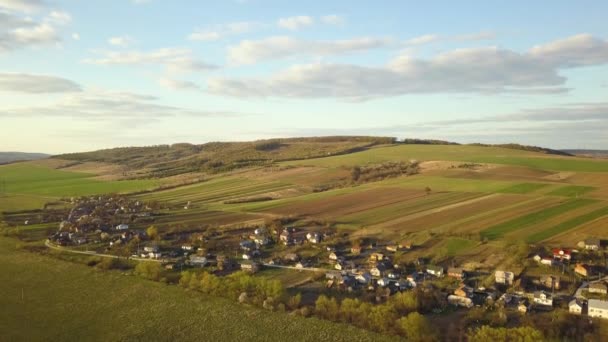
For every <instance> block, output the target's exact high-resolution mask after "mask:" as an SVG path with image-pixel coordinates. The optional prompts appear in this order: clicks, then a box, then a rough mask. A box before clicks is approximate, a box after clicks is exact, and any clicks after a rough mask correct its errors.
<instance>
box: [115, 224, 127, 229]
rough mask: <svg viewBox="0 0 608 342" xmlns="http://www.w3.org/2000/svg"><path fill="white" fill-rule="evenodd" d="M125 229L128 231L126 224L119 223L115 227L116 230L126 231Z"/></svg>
mask: <svg viewBox="0 0 608 342" xmlns="http://www.w3.org/2000/svg"><path fill="white" fill-rule="evenodd" d="M126 229H129V225H128V224H124V223H121V224H119V225H118V226H116V230H126Z"/></svg>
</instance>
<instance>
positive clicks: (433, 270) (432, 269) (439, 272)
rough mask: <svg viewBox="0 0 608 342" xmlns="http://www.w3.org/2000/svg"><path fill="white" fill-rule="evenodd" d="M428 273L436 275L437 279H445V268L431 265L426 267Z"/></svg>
mask: <svg viewBox="0 0 608 342" xmlns="http://www.w3.org/2000/svg"><path fill="white" fill-rule="evenodd" d="M426 273H428V274H431V275H434V276H436V277H443V267H441V266H434V265H429V266H427V267H426Z"/></svg>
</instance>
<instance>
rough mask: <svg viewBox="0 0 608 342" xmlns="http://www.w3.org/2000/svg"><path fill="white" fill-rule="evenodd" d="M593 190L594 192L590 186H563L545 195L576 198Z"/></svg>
mask: <svg viewBox="0 0 608 342" xmlns="http://www.w3.org/2000/svg"><path fill="white" fill-rule="evenodd" d="M593 190H595V188H594V187H591V186H581V185H568V186H563V187H560V188H557V189H555V190H553V191H551V192H548V193H547V195H552V196H567V197H578V196H582V195H584V194H586V193H588V192H590V191H593Z"/></svg>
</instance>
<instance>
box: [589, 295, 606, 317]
mask: <svg viewBox="0 0 608 342" xmlns="http://www.w3.org/2000/svg"><path fill="white" fill-rule="evenodd" d="M587 307H588V310H587V312H588V314H589V317H599V318H608V301H604V300H599V299H589V301H588V302H587Z"/></svg>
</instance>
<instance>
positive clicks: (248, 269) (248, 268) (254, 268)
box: [241, 261, 260, 273]
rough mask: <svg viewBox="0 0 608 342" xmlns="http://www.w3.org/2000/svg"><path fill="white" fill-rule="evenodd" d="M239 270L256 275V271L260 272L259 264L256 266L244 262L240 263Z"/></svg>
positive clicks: (255, 264)
mask: <svg viewBox="0 0 608 342" xmlns="http://www.w3.org/2000/svg"><path fill="white" fill-rule="evenodd" d="M241 270H243V271H245V272H249V273H256V272H257V271H259V270H260V264H258V263H257V262H253V261H251V262H246V261H243V262H241Z"/></svg>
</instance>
